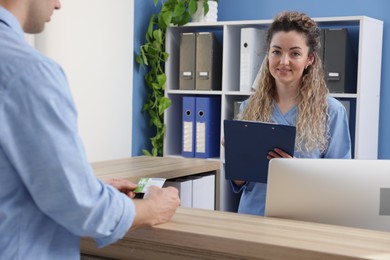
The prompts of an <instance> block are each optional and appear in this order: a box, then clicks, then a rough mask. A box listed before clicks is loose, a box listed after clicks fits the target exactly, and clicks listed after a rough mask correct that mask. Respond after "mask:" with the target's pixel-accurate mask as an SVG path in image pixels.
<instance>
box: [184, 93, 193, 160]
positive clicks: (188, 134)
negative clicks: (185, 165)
mask: <svg viewBox="0 0 390 260" xmlns="http://www.w3.org/2000/svg"><path fill="white" fill-rule="evenodd" d="M195 113H196V110H195V97H188V96H184V97H183V111H182V120H183V131H182V133H183V136H182V156H183V157H195Z"/></svg>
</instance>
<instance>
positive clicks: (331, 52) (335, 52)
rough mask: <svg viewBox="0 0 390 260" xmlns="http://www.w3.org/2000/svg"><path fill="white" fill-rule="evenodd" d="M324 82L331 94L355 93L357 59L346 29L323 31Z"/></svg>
mask: <svg viewBox="0 0 390 260" xmlns="http://www.w3.org/2000/svg"><path fill="white" fill-rule="evenodd" d="M324 41H325V44H324V45H325V46H324V47H325V49H324V68H325V80H326V84H327V86H328V88H329V91H330V92H331V93H356V83H357V58H356V54H355V52H354V49H353V46H352V44H351V42H350V39H349V37H348V31H347V29H346V28H332V29H326V30H325V39H324Z"/></svg>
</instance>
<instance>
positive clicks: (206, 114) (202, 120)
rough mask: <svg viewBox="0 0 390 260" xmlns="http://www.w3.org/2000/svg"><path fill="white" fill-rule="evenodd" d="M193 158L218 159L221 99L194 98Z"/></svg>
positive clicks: (213, 97)
mask: <svg viewBox="0 0 390 260" xmlns="http://www.w3.org/2000/svg"><path fill="white" fill-rule="evenodd" d="M195 107H196V116H195V120H196V138H195V140H196V148H195V157H198V158H211V157H219V150H220V141H221V140H220V131H221V98H220V97H216V96H212V97H196V100H195Z"/></svg>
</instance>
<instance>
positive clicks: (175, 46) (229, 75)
mask: <svg viewBox="0 0 390 260" xmlns="http://www.w3.org/2000/svg"><path fill="white" fill-rule="evenodd" d="M314 20H315V21H317V23H318V25H319V26H320V27H321V28H332V27H334V28H337V27H340V28H341V27H343V28H348V30H349V33H350V34H352V41H353V42H354V46H356V48H358V49H357V53H358V66H357V75H358V76H357V86H356V93H352V94H343V93H332V94H331V95H332V96H334V97H336V98H339V99H340V100H348V101H349V102H350V104H351V106H350V117H351V118H350V128H351V129H350V130H351V136H352V137H353V154H354V158H356V159H376V158H377V156H378V126H379V101H380V80H381V62H382V34H383V22H382V21H380V20H377V19H373V18H370V17H366V16H348V17H323V18H315V19H314ZM271 22H272V20H253V21H227V22H215V23H189V24H187V25H185V26H181V27H170V28H168V30H167V39H166V50H167V52H168V53H169V59H168V62H167V63H166V74H167V78H168V81H167V89H166V96H167V97H169V98H170V99H171V100H172V106H171V107H170V108H168V110H167V111H166V113H165V122H166V124H167V132H166V136H165V140H164V156H179V157H180V156H181V142H182V114H181V113H182V98H183V96H185V95H199V96H202V95H218V96H220V97H221V101H222V102H221V136H223V120H224V119H232V118H233V103H234V102H235V101H241V100H245V99H247V98H248V96H249V95H250V93H243V92H240V91H239V83H240V75H239V73H240V33H241V28H246V27H254V28H267V27H268V26H269V25H270V24H271ZM206 31H212V32H214V33H215V34H216V35H217V38H218V39H219V41H220V42H221V43H222V45H223V65H222V66H223V68H222V90H220V91H196V90H194V91H188V90H187V91H184V90H179V43H180V34H181V33H183V32H206ZM223 155H224V151H223V147H222V146H221V158H216V159H217V160H221V163H222V162H223ZM220 187H221V189H220V191H221V194H220V198H221V201H220V205H221V210H227V211H231V210H235V207H236V204H237V198H238V197H237V196H236V195H235V194H232V192H231V188H230V184H229V183H228V182H227V181H226V180H225V178H224V171H223V169H222V171H221V185H220Z"/></svg>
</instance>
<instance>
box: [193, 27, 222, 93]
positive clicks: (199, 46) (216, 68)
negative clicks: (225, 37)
mask: <svg viewBox="0 0 390 260" xmlns="http://www.w3.org/2000/svg"><path fill="white" fill-rule="evenodd" d="M195 86H196V87H195V89H196V90H221V89H222V46H221V44H220V43H219V42H218V40H217V38H216V37H215V34H214V33H213V32H200V33H198V34H197V37H196V80H195Z"/></svg>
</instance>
